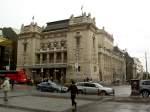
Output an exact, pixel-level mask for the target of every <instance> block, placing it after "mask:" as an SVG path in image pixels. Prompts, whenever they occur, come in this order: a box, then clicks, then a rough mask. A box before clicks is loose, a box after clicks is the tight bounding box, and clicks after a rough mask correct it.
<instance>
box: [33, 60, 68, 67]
mask: <svg viewBox="0 0 150 112" xmlns="http://www.w3.org/2000/svg"><path fill="white" fill-rule="evenodd" d="M33 67H34V68H66V67H67V61H66V60H65V61H64V62H63V63H62V62H60V61H56V63H54V61H53V62H49V63H48V62H45V61H44V62H42V63H40V62H39V61H37V62H36V63H35V65H34V66H33Z"/></svg>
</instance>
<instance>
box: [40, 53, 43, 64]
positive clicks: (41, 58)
mask: <svg viewBox="0 0 150 112" xmlns="http://www.w3.org/2000/svg"><path fill="white" fill-rule="evenodd" d="M42 61H43V54H42V53H41V54H40V64H42V63H43V62H42Z"/></svg>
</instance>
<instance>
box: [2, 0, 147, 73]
mask: <svg viewBox="0 0 150 112" xmlns="http://www.w3.org/2000/svg"><path fill="white" fill-rule="evenodd" d="M81 6H83V11H84V12H86V13H89V12H90V13H91V16H92V17H95V18H96V24H97V27H99V28H102V27H103V26H104V27H105V29H106V31H108V32H109V33H110V34H113V35H114V40H115V42H114V44H115V45H118V47H119V48H121V49H127V51H128V52H129V54H130V55H131V56H132V57H138V58H139V59H140V60H141V61H142V63H143V67H144V69H145V52H147V58H148V65H149V66H148V68H149V71H150V64H149V63H150V47H149V45H150V1H149V0H0V27H13V28H17V29H20V27H21V25H22V24H24V25H28V24H30V22H31V21H32V17H33V16H34V21H36V22H37V23H38V25H39V26H45V25H46V23H47V22H51V21H56V20H62V19H68V18H69V17H70V16H71V14H74V16H79V15H81V12H82V11H81Z"/></svg>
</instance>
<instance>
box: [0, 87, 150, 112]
mask: <svg viewBox="0 0 150 112" xmlns="http://www.w3.org/2000/svg"><path fill="white" fill-rule="evenodd" d="M113 88H114V89H115V91H116V95H115V96H104V97H102V96H97V95H78V96H77V112H149V111H150V107H149V104H150V99H147V100H145V99H143V98H141V97H140V98H141V99H140V98H138V97H137V98H134V99H131V98H130V97H129V96H130V86H127V85H122V86H114V87H113ZM137 99H139V100H137ZM0 109H1V111H0V112H10V111H11V112H72V106H71V101H70V94H69V93H49V92H39V91H36V89H35V87H32V86H25V85H16V86H15V88H14V90H13V91H11V92H9V101H8V102H7V103H6V102H4V101H3V92H2V90H0Z"/></svg>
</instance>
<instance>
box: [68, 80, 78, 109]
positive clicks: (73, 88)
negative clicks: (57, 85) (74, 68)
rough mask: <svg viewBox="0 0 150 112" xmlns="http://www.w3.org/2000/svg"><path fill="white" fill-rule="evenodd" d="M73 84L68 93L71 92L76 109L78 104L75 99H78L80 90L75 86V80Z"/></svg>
mask: <svg viewBox="0 0 150 112" xmlns="http://www.w3.org/2000/svg"><path fill="white" fill-rule="evenodd" d="M71 83H72V84H71V85H70V86H69V88H68V91H70V93H71V102H72V107H73V106H74V107H75V109H76V106H77V103H76V101H75V99H76V94H78V88H77V86H76V85H75V82H74V81H73V80H72V81H71Z"/></svg>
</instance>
